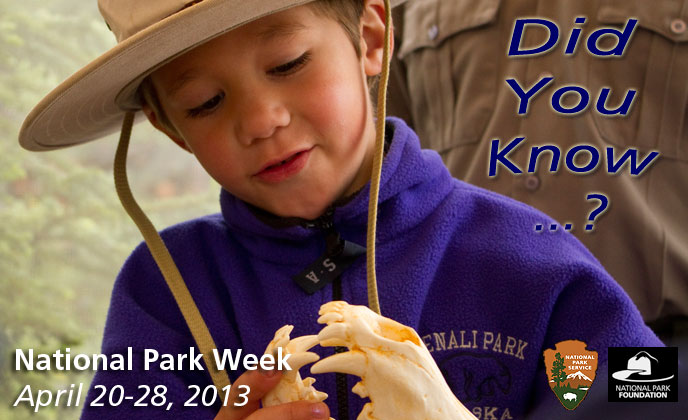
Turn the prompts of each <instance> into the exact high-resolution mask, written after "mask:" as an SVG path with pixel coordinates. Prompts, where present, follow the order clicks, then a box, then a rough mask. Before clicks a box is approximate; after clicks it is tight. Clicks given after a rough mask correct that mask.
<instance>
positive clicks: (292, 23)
mask: <svg viewBox="0 0 688 420" xmlns="http://www.w3.org/2000/svg"><path fill="white" fill-rule="evenodd" d="M370 3H371V5H369V4H368V2H366V11H365V12H364V16H363V18H362V20H361V28H362V29H361V33H362V36H361V57H360V58H359V57H358V56H357V54H356V51H355V49H354V46H353V45H352V43H351V40H350V38H349V37H347V35H346V33H345V31H344V29H343V28H342V27H341V26H340V24H339V23H337V22H336V21H334V20H332V19H329V18H326V17H323V16H321V15H319V14H315V13H314V12H313V10H312V9H311V8H310V7H309V6H301V7H296V8H292V9H289V10H286V11H283V12H279V13H276V14H273V15H270V16H267V17H264V18H261V19H259V20H257V21H254V22H251V23H249V24H246V25H244V26H242V27H240V28H238V29H236V30H233V31H231V32H229V33H227V34H225V35H223V36H220V37H218V38H216V39H214V40H211V41H209V42H207V43H205V44H203V45H201V46H199V47H197V48H195V49H193V50H191V51H190V52H188V53H186V54H185V55H183V56H181V57H179V58H177V59H175V60H174V61H172V62H170V63H169V64H167V65H165V66H164V67H162V68H160V69H159V70H157V71H156V72H155V73H153V74H152V81H153V85H154V86H155V89H156V92H157V94H158V97H159V99H160V103H161V105H162V108H163V110H164V112H165V113H166V114H167V116H168V118H169V121H170V122H171V123H172V125H173V126H174V127H175V129H176V132H172V131H170V130H169V129H165V128H163V127H162V126H161V124H159V122H158V119H157V116H156V115H155V114H154V113H153V111H152V110H151V109H150V108H149V107H144V111H145V112H146V115H147V116H148V117H149V119H151V122H153V124H154V125H156V127H158V128H160V129H162V130H163V131H165V132H166V133H167V134H168V135H169V136H170V137H171V138H172V139H173V140H175V141H176V142H177V143H178V144H180V145H181V146H182V147H184V148H186V149H188V150H189V151H191V152H192V153H194V155H195V156H196V158H197V159H198V160H199V161H200V163H201V164H202V165H203V167H204V168H205V169H206V171H207V172H208V173H209V174H210V175H211V176H212V177H213V178H214V179H215V180H217V181H218V182H219V183H220V185H222V186H223V187H224V188H225V189H226V190H228V191H229V192H231V193H232V194H234V195H235V196H237V197H238V198H240V199H242V200H244V201H246V202H248V203H251V204H253V205H255V206H257V207H260V208H262V209H265V210H267V211H270V212H271V213H273V214H276V215H279V216H284V217H302V218H306V219H313V218H316V217H317V216H319V215H320V214H322V212H323V211H324V210H325V209H326V208H327V207H328V206H329V205H330V204H332V203H333V202H334V201H335V200H337V199H338V198H340V197H343V196H346V195H350V194H352V193H354V192H355V191H357V190H358V189H360V188H362V187H363V186H364V185H365V184H366V182H367V181H368V179H369V177H370V171H371V162H372V150H373V146H374V141H375V129H374V123H373V117H372V111H371V104H370V100H369V96H368V88H367V84H366V76H369V75H374V74H377V73H378V72H379V71H380V68H381V61H382V58H381V57H382V44H383V43H384V41H383V37H384V22H383V17H382V16H383V15H382V16H381V15H380V14H381V13H384V8H383V7H382V8H380V6H379V4H378V2H376V1H373V2H370Z"/></svg>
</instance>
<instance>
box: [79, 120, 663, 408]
mask: <svg viewBox="0 0 688 420" xmlns="http://www.w3.org/2000/svg"><path fill="white" fill-rule="evenodd" d="M388 127H389V129H390V130H392V131H393V139H392V142H391V145H390V147H389V150H388V152H387V155H386V157H385V160H384V165H383V170H382V181H381V193H380V204H379V222H378V243H377V267H378V269H377V271H378V287H379V295H380V306H381V309H382V313H383V315H385V316H387V317H390V318H392V319H395V320H396V321H399V322H401V323H403V324H406V325H409V326H411V327H413V328H415V329H416V331H418V333H419V334H420V336H421V337H422V338H423V341H424V342H425V344H426V345H427V346H428V348H429V349H430V351H431V352H432V355H433V356H434V357H435V359H436V361H437V363H438V365H439V367H440V368H441V369H442V371H443V372H444V374H445V377H446V379H447V382H448V384H449V385H450V387H451V388H452V389H453V391H454V392H455V393H456V395H457V396H458V397H459V399H460V400H461V401H462V402H463V403H464V404H465V405H466V406H467V407H468V408H469V409H471V410H473V409H475V410H479V411H481V410H485V412H487V411H488V410H492V411H490V416H495V417H496V418H511V417H513V418H519V417H522V416H524V415H525V414H526V413H527V412H529V411H530V410H532V409H534V408H537V407H538V406H541V405H542V404H549V403H552V402H555V403H556V404H557V405H558V402H556V399H555V396H554V394H552V393H551V391H550V390H549V387H548V384H547V378H546V375H545V369H544V363H543V356H542V352H543V350H545V349H547V348H554V345H555V343H557V342H559V341H563V340H570V339H577V340H582V341H584V342H586V343H587V345H588V349H590V350H595V351H597V352H598V353H599V363H600V367H599V370H598V375H600V374H605V375H606V373H605V372H606V370H605V365H606V358H607V348H608V347H609V346H661V345H662V343H661V342H660V341H659V340H658V339H657V337H656V336H655V335H654V334H653V333H652V332H651V331H650V330H649V329H648V328H647V327H646V326H645V325H644V324H643V321H642V319H641V317H640V315H639V313H638V311H637V310H636V308H635V306H634V305H633V303H632V302H631V300H630V299H629V298H628V296H627V295H626V294H625V293H624V292H623V291H622V289H621V288H620V287H619V286H618V285H617V283H616V282H615V281H614V280H613V279H612V278H611V277H610V276H609V275H608V274H607V273H606V272H605V271H604V269H603V268H602V267H601V266H600V264H599V263H598V262H597V260H596V259H595V258H594V257H593V256H592V255H591V254H590V253H589V252H588V251H587V250H586V249H585V248H584V247H583V245H581V244H580V243H579V242H578V241H577V240H576V239H575V238H574V237H573V236H572V235H570V234H569V233H566V232H563V231H557V232H549V231H547V232H544V233H536V232H535V231H534V226H535V224H536V223H547V222H549V221H550V219H549V218H548V217H547V216H545V215H543V214H542V213H540V212H538V211H537V210H535V209H533V208H531V207H529V206H527V205H525V204H522V203H519V202H516V201H514V200H512V199H509V198H507V197H504V196H501V195H498V194H495V193H492V192H489V191H486V190H483V189H480V188H477V187H474V186H471V185H468V184H466V183H464V182H461V181H458V180H456V179H454V178H452V177H451V175H450V174H449V172H448V171H447V170H446V169H445V167H444V165H443V163H442V160H441V159H440V157H439V156H438V155H437V154H436V153H435V152H432V151H429V150H421V149H420V146H419V141H418V138H417V137H416V135H415V133H414V132H413V131H412V130H411V129H410V128H408V127H407V126H406V125H405V124H404V122H403V121H401V120H398V119H393V118H390V119H389V124H388ZM368 188H369V187H368V186H367V187H365V188H364V189H363V190H361V191H360V192H359V193H358V194H357V195H356V196H355V197H354V198H353V199H352V200H350V201H348V202H347V203H346V204H344V205H342V206H339V207H336V208H335V210H334V216H333V217H334V227H335V229H336V230H337V231H338V232H339V233H340V234H341V235H342V237H343V238H345V239H346V240H348V241H352V242H355V243H357V244H360V245H363V246H365V237H366V221H367V208H368V204H367V203H368ZM220 202H221V207H222V213H221V214H215V215H210V216H207V217H203V218H199V219H196V220H191V221H188V222H185V223H182V224H179V225H177V226H173V227H170V228H168V229H166V230H165V231H163V233H162V237H163V239H164V240H165V242H166V244H167V246H168V247H169V249H170V252H171V253H172V256H173V257H174V260H175V261H176V263H177V265H178V267H179V270H180V271H181V274H182V276H183V277H184V279H185V281H186V284H187V285H188V288H189V289H190V291H191V294H192V295H193V297H194V299H195V301H196V303H197V305H198V307H199V309H200V312H201V314H202V315H203V317H204V318H205V321H206V323H207V325H208V327H209V329H210V331H211V333H212V335H213V337H214V339H215V342H216V344H217V346H218V347H219V348H220V349H243V351H244V352H248V353H254V354H258V355H260V354H262V352H263V351H264V349H265V346H266V345H267V343H268V342H269V341H270V340H271V339H272V337H273V334H274V332H275V331H276V330H277V329H278V328H280V327H281V326H283V325H285V324H292V325H294V331H293V333H292V337H295V336H300V335H305V334H316V333H317V332H318V331H319V330H320V328H321V327H322V326H321V325H319V324H317V323H316V319H317V317H318V315H317V314H318V309H319V307H320V305H322V304H323V303H325V302H328V301H330V300H332V293H333V291H332V287H331V285H330V286H327V287H325V288H324V289H322V290H320V291H318V292H316V293H315V294H313V295H308V294H306V293H305V292H304V291H303V290H302V289H301V288H300V287H299V286H298V285H297V284H296V283H295V282H294V281H293V280H292V276H294V275H296V274H298V273H299V272H301V271H302V270H303V269H304V268H306V267H307V266H308V265H310V264H311V263H312V262H313V261H315V260H316V259H317V258H318V257H319V256H320V255H321V254H322V253H323V252H324V250H325V233H324V232H323V230H321V229H317V228H306V227H302V226H300V225H296V226H290V227H282V228H274V227H270V226H268V225H267V224H266V223H264V222H262V221H261V220H259V219H258V218H257V217H256V216H255V214H254V212H253V211H251V209H250V208H249V207H248V206H247V205H246V204H245V203H243V202H242V201H240V200H238V199H237V198H235V197H233V196H232V195H230V194H229V193H227V192H226V191H223V192H222V193H221V197H220ZM341 284H342V298H343V299H344V300H346V301H348V302H349V303H352V304H360V305H365V304H366V303H367V294H366V275H365V257H363V256H362V257H359V258H358V260H356V262H354V264H353V265H352V266H351V267H349V268H348V269H347V270H346V271H345V272H344V273H343V275H342V278H341ZM127 347H133V349H134V353H135V358H138V356H139V355H140V353H141V352H142V351H143V349H156V350H157V351H159V352H160V353H167V354H173V355H178V354H187V353H188V352H189V348H190V347H194V343H193V341H192V339H191V336H190V333H189V330H188V328H187V326H186V324H185V322H184V320H183V318H182V316H181V314H180V312H179V309H178V308H177V305H176V304H175V302H174V300H173V298H172V295H171V293H170V291H169V290H168V288H167V286H166V285H165V282H164V280H163V278H162V276H161V275H160V273H159V271H158V268H157V267H156V265H155V264H154V262H153V260H152V258H151V256H150V254H149V252H148V250H147V248H146V247H145V245H141V246H139V247H138V248H137V249H136V250H135V251H134V252H133V253H132V255H131V256H130V257H129V259H128V260H127V261H126V263H125V265H124V267H123V268H122V271H121V272H120V274H119V276H118V278H117V281H116V283H115V286H114V291H113V294H112V301H111V305H110V310H109V314H108V320H107V325H106V328H105V334H104V338H103V349H102V350H103V353H106V354H112V353H120V354H126V349H127ZM318 351H319V352H321V353H323V354H329V353H328V352H331V349H327V350H322V349H321V350H318ZM229 373H230V378H231V379H232V380H235V379H236V378H237V377H238V376H239V375H240V374H241V373H242V372H229ZM302 373H303V372H302ZM315 376H316V378H317V382H316V384H315V386H316V388H318V389H319V390H321V391H324V392H327V393H328V394H329V395H330V397H329V398H328V400H327V403H328V404H329V405H330V408H331V410H332V413H333V415H334V416H335V417H336V413H337V396H336V391H335V378H334V376H335V375H334V374H329V375H315ZM348 379H349V380H348V385H349V388H350V387H352V386H353V385H354V384H355V383H356V380H357V378H354V377H349V378H348ZM190 384H196V385H200V386H201V387H202V388H203V387H205V386H206V385H208V384H210V378H209V376H208V375H207V373H206V372H205V371H198V370H193V371H192V370H189V368H188V365H186V368H184V369H183V370H181V371H162V370H160V369H156V368H154V369H151V370H149V371H143V370H142V368H141V363H140V360H138V359H137V360H136V361H135V363H134V369H133V370H132V371H113V370H108V371H104V370H103V371H99V372H98V373H97V374H96V376H95V379H94V381H93V384H92V385H91V390H90V392H89V395H88V399H87V403H88V402H90V401H92V399H93V398H94V397H95V396H97V395H99V394H100V393H101V392H102V388H101V389H96V390H94V387H95V386H96V385H104V386H105V387H107V388H106V389H107V390H110V389H111V388H112V387H113V386H115V385H122V386H124V388H125V392H126V393H127V394H128V395H132V396H134V401H135V400H136V399H138V397H140V396H141V395H143V390H142V389H143V388H138V387H139V386H140V385H149V386H151V388H152V387H154V386H156V385H165V386H166V388H167V392H166V398H167V401H168V402H169V401H172V402H174V405H173V407H172V408H171V409H170V410H169V411H166V410H165V409H164V408H162V407H151V406H150V404H149V407H147V408H146V407H133V405H134V401H132V400H125V401H124V402H123V403H122V404H120V405H119V406H118V407H109V406H108V405H109V404H108V403H107V398H103V399H102V400H101V402H104V403H105V407H93V408H91V407H87V408H85V409H84V412H83V416H82V418H83V419H99V420H103V419H110V418H112V419H124V418H146V419H158V418H160V419H163V418H164V419H170V418H180V419H181V418H194V419H212V418H213V417H214V415H215V414H216V413H217V409H218V408H217V407H210V408H202V407H195V408H190V409H186V410H184V409H182V405H183V403H184V401H186V400H187V399H188V398H189V397H190V396H191V395H192V393H191V391H190V390H188V389H187V387H188V385H190ZM96 391H97V392H96ZM422 391H423V390H420V389H419V390H418V392H422ZM595 391H598V392H606V391H605V390H595V388H594V385H593V387H592V388H591V392H595ZM151 396H152V394H151ZM151 396H149V398H148V399H147V400H144V401H149V402H150V397H151ZM196 402H198V400H196ZM364 402H365V401H364V400H362V399H360V398H359V397H357V396H356V395H354V394H353V393H351V394H350V395H349V404H350V413H351V417H352V418H354V417H355V416H356V415H357V413H358V412H359V411H360V409H361V407H362V405H363V403H364ZM560 408H561V410H563V411H566V410H564V409H563V407H560ZM476 413H477V411H476ZM339 420H344V419H339Z"/></svg>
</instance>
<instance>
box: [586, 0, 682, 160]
mask: <svg viewBox="0 0 688 420" xmlns="http://www.w3.org/2000/svg"><path fill="white" fill-rule="evenodd" d="M629 18H635V19H638V23H637V26H636V28H635V32H634V33H633V35H632V37H631V39H630V41H629V43H628V45H627V46H626V50H625V54H624V56H623V58H602V57H595V56H591V57H590V63H591V64H590V67H589V75H588V79H589V80H590V82H591V87H599V88H602V87H610V88H611V89H612V94H611V96H610V98H609V100H608V108H610V109H613V108H615V107H616V106H617V105H619V104H621V101H622V100H623V98H624V97H625V94H626V91H627V90H629V89H635V90H637V94H636V98H635V103H634V104H633V106H632V107H631V109H630V110H629V113H628V115H626V116H616V117H607V116H603V115H600V114H599V113H598V112H593V113H592V114H593V119H594V121H595V125H596V127H597V130H598V131H599V134H600V136H601V137H602V139H603V140H605V141H607V142H608V143H612V144H615V145H619V146H622V147H635V148H638V149H640V150H642V151H649V150H657V151H659V152H660V153H661V154H662V156H663V157H668V158H673V159H680V160H684V161H685V160H688V28H687V27H686V26H687V24H688V0H683V1H676V0H655V1H652V2H650V1H646V0H601V2H600V8H599V9H598V12H597V19H598V21H599V22H600V24H602V25H604V26H617V27H622V26H624V25H625V24H626V21H627V20H628V19H629ZM612 42H616V41H615V40H614V39H612V38H611V37H602V39H600V43H599V45H600V47H601V49H603V50H604V49H608V48H609V47H610V46H611V45H613V44H610V43H612ZM605 43H606V44H608V45H605Z"/></svg>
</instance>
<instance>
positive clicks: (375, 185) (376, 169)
mask: <svg viewBox="0 0 688 420" xmlns="http://www.w3.org/2000/svg"><path fill="white" fill-rule="evenodd" d="M391 22H392V6H391V5H390V3H389V0H385V45H384V48H383V50H382V51H383V52H382V72H381V74H380V84H379V88H378V91H377V117H376V118H377V119H376V121H375V124H376V125H375V154H374V156H373V171H372V174H371V177H370V198H369V200H368V235H367V237H366V250H367V252H366V273H367V283H368V307H369V308H370V309H371V310H373V311H374V312H376V313H377V314H378V315H381V312H380V300H379V298H378V294H377V277H376V275H375V235H376V232H377V202H378V197H379V195H380V177H381V174H382V158H383V155H384V148H385V115H386V114H387V82H388V81H389V60H390V58H389V55H390V49H391V48H390V47H391V46H390V42H391V26H392V25H391Z"/></svg>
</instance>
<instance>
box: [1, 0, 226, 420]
mask: <svg viewBox="0 0 688 420" xmlns="http://www.w3.org/2000/svg"><path fill="white" fill-rule="evenodd" d="M112 45H114V37H113V36H112V35H111V34H110V32H109V31H108V30H107V28H106V26H105V24H104V22H103V20H102V18H101V17H100V15H99V14H98V11H97V6H96V1H95V0H88V1H84V0H60V1H48V2H46V1H44V0H24V1H21V2H18V1H11V0H0V220H2V222H1V223H0V396H2V397H1V400H2V403H1V404H0V419H18V420H21V419H29V418H31V419H76V418H78V417H79V412H80V410H79V409H78V408H77V409H74V408H71V409H66V408H43V409H42V410H40V411H39V412H38V413H37V414H33V413H32V412H31V409H30V408H27V407H26V406H25V404H23V405H24V407H17V408H13V407H12V404H13V403H14V401H15V400H16V398H17V396H18V395H19V393H20V391H21V390H22V389H23V388H24V386H25V385H27V384H30V385H32V387H33V390H34V398H35V395H36V392H37V390H39V389H50V390H53V391H55V390H58V389H67V388H68V387H69V386H70V385H71V384H78V383H84V390H86V389H87V388H88V385H89V382H90V378H91V376H92V373H93V372H91V371H88V372H82V373H80V372H78V371H76V372H74V371H72V372H55V371H51V372H25V371H21V372H16V371H15V370H14V367H15V366H14V354H15V350H16V349H18V348H19V349H24V350H26V349H34V351H35V352H39V353H50V354H52V353H54V352H55V350H57V349H65V348H67V347H70V348H71V352H72V354H75V353H86V354H91V353H97V352H98V351H99V348H100V340H101V336H102V329H103V324H104V320H105V314H106V312H107V307H108V302H109V295H110V291H111V288H112V284H113V281H114V278H115V276H116V274H117V271H118V270H119V268H120V266H121V264H122V262H123V261H124V259H125V258H126V256H127V255H128V253H129V252H130V251H131V250H132V249H133V247H134V246H135V245H136V244H137V243H138V242H139V241H140V236H139V233H138V231H137V230H136V228H135V226H134V225H133V224H132V223H131V222H130V221H129V219H128V217H127V216H126V214H125V213H124V211H123V210H122V209H121V206H120V204H119V201H118V199H117V197H116V194H115V191H114V186H113V181H112V175H111V168H112V163H111V161H112V158H113V157H114V149H115V147H116V144H115V143H116V139H115V138H107V139H104V140H101V141H97V142H94V143H92V144H88V145H84V146H81V147H77V148H73V149H69V150H61V151H54V152H50V153H30V152H27V151H24V150H23V149H21V148H20V147H19V145H18V142H17V134H18V132H19V127H20V126H21V123H22V121H23V119H24V117H25V116H26V114H27V113H28V112H29V111H30V109H31V108H32V107H33V106H34V105H35V104H36V103H37V102H38V101H39V100H40V99H41V98H42V97H43V96H44V95H45V94H46V93H48V92H49V91H50V90H51V89H52V88H54V87H55V86H56V85H57V84H58V83H59V82H61V81H62V80H64V79H66V77H68V76H69V75H70V74H71V73H73V72H74V71H76V70H78V69H79V68H80V67H81V66H83V65H84V64H86V63H87V62H88V61H90V60H92V59H93V58H95V57H96V56H97V55H98V54H100V53H102V52H104V51H105V50H107V49H108V48H110V47H111V46H112ZM132 142H133V144H132V147H131V150H130V162H129V169H128V171H129V173H130V179H131V180H132V183H133V184H134V185H133V189H134V193H135V195H136V196H137V197H138V198H139V199H140V201H141V205H142V207H143V208H144V209H145V210H147V211H148V213H149V216H150V217H151V219H152V220H153V221H154V223H155V224H156V226H158V228H162V227H164V226H167V225H170V224H172V223H176V222H179V221H181V220H185V219H189V218H192V217H196V216H199V215H202V214H207V213H211V212H215V211H218V205H217V196H218V193H219V188H218V187H217V186H216V185H215V184H213V183H212V182H211V181H210V180H209V179H208V177H207V176H206V175H205V174H204V173H203V172H202V170H201V169H200V168H199V166H198V165H197V164H196V163H195V161H194V160H193V159H192V157H191V156H190V155H188V154H186V153H182V152H180V151H179V149H178V148H177V147H176V146H174V145H173V144H172V142H170V141H169V140H167V139H165V138H162V137H161V136H160V135H158V134H156V133H155V132H154V130H152V129H151V128H148V127H147V126H145V125H144V124H141V125H139V126H137V127H136V128H135V130H134V138H133V140H132ZM82 398H83V397H82ZM82 404H83V401H82ZM63 405H64V403H63Z"/></svg>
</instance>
